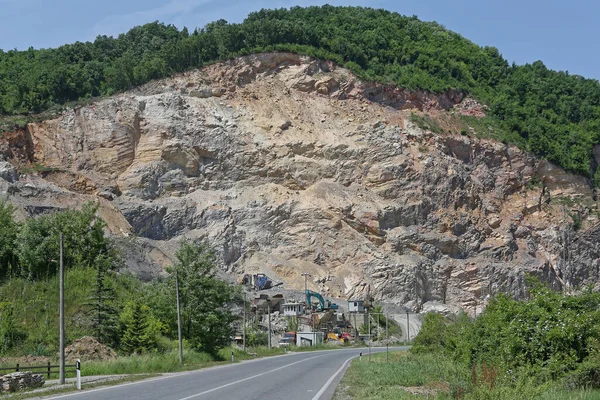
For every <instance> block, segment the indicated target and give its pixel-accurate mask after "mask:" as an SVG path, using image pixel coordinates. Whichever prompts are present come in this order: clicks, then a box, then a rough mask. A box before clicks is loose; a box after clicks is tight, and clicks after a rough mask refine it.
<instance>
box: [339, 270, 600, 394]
mask: <svg viewBox="0 0 600 400" xmlns="http://www.w3.org/2000/svg"><path fill="white" fill-rule="evenodd" d="M528 286H529V298H528V299H527V300H523V301H517V300H514V299H511V298H509V297H507V296H505V295H502V294H500V295H498V296H496V297H495V298H493V299H492V300H491V301H490V303H489V305H488V306H487V308H486V309H485V311H484V312H483V313H482V314H481V315H480V316H479V317H478V318H476V319H472V318H470V317H468V316H467V315H464V314H463V315H459V316H452V317H444V316H442V315H440V314H435V313H429V314H427V315H426V317H425V321H424V323H423V326H422V329H421V331H420V333H419V335H418V336H417V337H416V338H415V340H414V343H413V347H412V349H411V350H410V352H403V353H397V354H394V355H393V356H392V357H391V358H390V362H389V364H388V363H386V358H385V354H383V355H382V354H378V355H376V356H374V357H373V360H374V362H372V363H368V362H365V361H364V358H363V361H362V362H358V361H356V360H355V361H354V362H353V363H352V366H351V367H350V369H349V371H348V373H347V374H346V376H345V377H344V379H343V381H342V386H341V389H343V388H344V387H346V389H345V390H344V393H346V394H349V397H350V398H352V399H361V400H362V399H405V398H413V397H411V396H413V394H420V395H429V396H432V397H433V398H441V399H446V398H447V399H458V398H464V399H507V400H509V399H567V398H568V399H599V398H600V342H599V339H598V338H599V333H600V318H599V317H600V293H597V292H593V291H592V290H591V289H587V290H583V291H582V292H581V293H580V294H577V295H570V294H563V293H559V292H555V291H552V290H551V289H549V288H548V287H546V286H544V285H542V284H540V283H539V282H537V281H534V280H529V281H528ZM411 393H412V394H411Z"/></svg>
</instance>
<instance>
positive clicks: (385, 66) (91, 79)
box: [0, 6, 600, 184]
mask: <svg viewBox="0 0 600 400" xmlns="http://www.w3.org/2000/svg"><path fill="white" fill-rule="evenodd" d="M274 50H276V51H291V52H294V53H298V54H304V55H310V56H313V57H317V58H320V59H327V60H331V61H334V62H336V63H337V64H339V65H342V66H345V67H347V68H348V69H350V70H351V71H352V72H353V73H354V74H356V75H357V76H358V77H360V78H363V79H366V80H370V81H377V82H382V83H386V84H394V85H398V86H399V87H401V88H405V89H413V90H416V89H420V90H425V91H430V92H434V93H444V92H447V91H449V90H455V91H456V90H458V91H460V92H462V93H465V94H469V95H470V96H472V97H474V98H476V99H478V100H479V101H480V102H481V103H483V104H486V105H488V106H489V115H488V117H487V118H488V119H489V121H487V125H488V126H491V127H493V128H494V130H493V132H492V136H493V137H494V138H496V139H498V140H501V141H504V142H507V143H513V144H516V145H518V146H520V147H521V148H523V149H526V150H528V151H531V152H533V153H534V154H536V155H538V156H541V157H544V158H546V159H548V160H549V161H551V162H554V163H556V164H558V165H560V166H562V167H563V168H565V169H566V170H569V171H572V172H576V173H578V174H581V175H583V176H586V177H589V178H593V180H594V182H595V183H597V182H596V181H597V180H598V179H597V178H598V177H596V171H597V166H598V165H597V163H596V162H595V160H594V159H593V155H592V154H593V149H594V146H595V145H596V144H597V143H598V142H599V141H600V140H599V139H600V138H599V136H598V135H599V134H600V84H599V83H598V81H596V80H589V79H584V78H582V77H580V76H571V75H569V74H568V73H566V72H555V71H551V70H548V69H547V68H546V67H545V66H544V65H543V63H542V62H540V61H536V62H534V63H532V64H528V65H523V66H517V65H509V64H508V63H507V62H506V60H504V59H503V58H502V56H501V55H500V52H499V50H498V49H495V48H492V47H480V46H478V45H476V44H474V43H472V42H470V41H468V40H466V39H464V38H462V37H461V36H460V35H458V34H456V33H453V32H451V31H448V30H447V29H445V28H443V27H442V26H440V25H438V24H436V23H425V22H421V21H419V20H418V19H416V18H414V17H404V16H401V15H399V14H396V13H391V12H387V11H385V10H374V9H369V8H359V7H332V6H323V7H309V8H300V7H294V8H292V9H290V10H286V9H280V10H262V11H260V12H256V13H252V14H250V15H249V16H248V17H247V18H246V20H245V21H244V22H243V23H241V24H228V23H227V22H226V21H223V20H220V21H216V22H214V23H211V24H209V25H207V26H206V27H205V28H203V29H201V30H196V31H194V32H192V33H191V34H190V33H189V32H188V31H187V30H186V29H184V30H182V31H178V30H177V29H176V28H175V27H173V26H165V25H163V24H160V23H153V24H148V25H145V26H142V27H136V28H134V29H132V30H131V31H129V32H128V33H126V34H122V35H119V37H118V38H111V37H106V36H101V37H98V38H97V39H96V40H95V41H94V43H75V44H73V45H66V46H62V47H60V48H57V49H47V50H33V49H30V50H28V51H23V52H18V51H8V52H2V51H0V114H1V115H4V116H5V118H4V120H3V122H2V124H3V126H4V128H3V129H4V130H5V131H9V130H11V129H12V128H14V127H15V126H17V127H18V126H23V124H24V122H25V121H31V120H39V119H44V118H47V116H48V115H52V114H53V113H55V112H56V110H57V108H56V107H57V106H59V105H63V104H66V103H68V102H74V101H79V102H81V101H87V99H90V98H93V97H97V96H107V95H111V94H114V93H117V92H121V91H124V90H128V89H132V88H133V87H136V86H139V85H141V84H144V83H147V82H149V81H151V80H153V79H157V78H164V77H168V76H171V75H172V74H174V73H177V72H183V71H186V70H190V69H192V68H195V67H199V66H203V65H206V64H209V63H212V62H215V61H217V60H226V59H231V58H233V57H235V56H239V55H249V54H252V53H258V52H263V51H274ZM40 112H45V113H47V114H45V115H46V116H44V115H42V116H38V117H32V116H31V115H30V114H31V113H40ZM18 115H27V116H26V117H19V116H18ZM479 133H480V134H481V135H484V136H486V137H487V136H490V132H489V131H485V132H484V131H481V132H479ZM595 183H594V184H595Z"/></svg>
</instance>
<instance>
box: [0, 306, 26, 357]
mask: <svg viewBox="0 0 600 400" xmlns="http://www.w3.org/2000/svg"><path fill="white" fill-rule="evenodd" d="M26 338H27V333H26V332H24V331H22V330H21V329H19V326H18V324H17V321H16V317H15V315H14V305H13V304H12V303H11V302H1V303H0V353H6V352H7V351H9V350H10V349H12V348H13V347H15V346H16V345H18V344H19V343H22V342H23V341H24V340H25V339H26Z"/></svg>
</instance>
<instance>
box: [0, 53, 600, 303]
mask: <svg viewBox="0 0 600 400" xmlns="http://www.w3.org/2000/svg"><path fill="white" fill-rule="evenodd" d="M412 112H417V113H429V114H431V115H448V116H452V115H454V114H460V113H464V114H468V115H483V113H484V112H485V110H484V108H483V107H481V106H479V105H478V104H477V103H476V102H474V101H473V100H471V99H468V98H467V99H465V98H463V94H462V93H460V92H451V93H447V94H444V95H432V94H428V93H419V92H407V91H403V90H400V89H391V88H387V87H385V86H381V85H377V84H372V83H366V82H362V81H360V80H358V79H356V78H355V77H353V76H352V74H351V73H350V72H349V71H347V70H344V69H342V68H337V67H335V66H334V65H332V64H329V63H326V62H321V61H317V60H312V59H309V58H304V57H300V56H297V55H292V54H262V55H257V56H252V57H244V58H239V59H236V60H232V61H230V62H227V63H223V64H216V65H212V66H209V67H207V68H204V69H202V70H199V71H194V72H190V73H186V74H183V75H179V76H176V77H174V78H171V79H167V80H162V81H156V82H153V83H151V84H148V85H146V86H144V87H141V88H138V89H136V90H134V91H131V92H129V93H125V94H121V95H118V96H115V97H112V98H108V99H105V100H100V101H98V102H96V103H94V104H92V105H89V106H83V107H80V108H76V109H74V110H70V111H68V112H65V113H63V115H61V116H60V117H58V118H56V119H54V120H49V121H45V122H43V123H36V124H30V125H29V126H28V127H27V129H26V130H23V131H20V132H13V133H11V134H8V135H6V136H5V137H4V138H3V139H2V143H1V144H0V154H1V156H0V157H3V158H4V159H5V161H3V162H0V191H1V192H3V193H8V195H9V197H10V199H11V200H12V201H13V202H14V203H15V204H16V205H17V206H18V207H19V210H20V213H21V216H22V217H25V216H26V215H34V214H36V213H41V212H46V211H48V210H52V209H55V208H56V209H58V208H63V207H77V206H79V205H81V204H82V203H83V202H85V201H89V200H97V201H99V202H100V204H101V208H100V212H101V214H102V216H103V218H104V219H105V220H106V221H107V222H108V224H109V229H110V230H111V232H112V233H113V234H114V235H115V236H116V237H117V238H120V239H119V241H120V242H122V243H123V244H124V248H125V249H127V253H128V257H127V260H128V266H129V268H131V269H133V270H134V271H135V272H136V273H138V274H140V275H141V276H143V277H146V278H151V277H152V276H156V275H157V274H160V273H161V271H162V267H163V266H164V265H165V264H168V263H169V262H170V259H171V257H172V255H173V249H174V248H175V247H176V242H177V241H178V240H179V239H181V238H182V237H189V238H193V237H206V238H208V240H209V241H210V242H211V243H213V245H214V246H215V248H216V249H217V250H218V252H219V254H220V255H221V257H222V261H223V268H224V272H226V273H229V274H231V275H236V276H240V275H241V274H243V273H244V272H265V273H267V274H268V275H270V276H273V277H276V278H280V279H281V280H283V281H285V282H286V285H287V287H288V288H296V289H301V288H303V284H304V281H303V279H302V277H301V276H300V273H301V272H310V273H311V274H312V275H313V276H315V277H317V279H316V280H315V281H314V282H311V283H310V285H311V287H312V288H313V289H315V290H320V291H323V292H325V293H326V294H329V295H331V296H334V297H346V298H350V297H354V296H360V295H363V294H364V291H365V290H366V287H367V285H371V293H372V294H374V295H375V297H376V298H377V299H381V300H386V301H392V302H395V303H398V304H402V305H408V306H409V307H412V308H413V309H415V310H420V309H422V308H423V307H427V305H428V304H430V302H443V303H448V304H451V305H455V306H460V307H463V308H465V309H467V310H469V311H471V312H472V311H474V308H475V307H477V306H478V305H481V304H482V303H483V302H484V301H485V297H486V296H487V295H488V294H493V293H497V292H500V291H504V292H510V293H512V294H514V295H522V294H523V290H524V284H523V277H524V273H526V272H529V273H533V274H536V275H539V276H542V277H543V278H544V279H545V280H546V281H549V282H551V283H552V284H553V285H554V286H556V287H557V288H570V287H573V286H576V285H581V284H584V283H596V282H597V281H598V279H599V267H600V263H599V262H598V257H600V247H599V246H598V238H599V236H600V228H598V227H597V226H596V225H595V221H596V218H597V217H596V214H595V203H594V201H593V200H592V191H591V189H590V186H589V183H588V182H587V181H586V180H585V179H584V178H581V177H577V176H573V175H570V174H567V173H565V172H564V171H562V170H561V169H559V168H557V167H555V166H553V165H551V164H549V163H547V162H545V161H540V160H538V159H536V158H534V157H532V156H531V155H529V154H527V153H524V152H523V151H521V150H519V149H517V148H516V147H513V146H508V145H505V144H501V143H496V142H492V141H488V140H480V139H476V138H472V137H468V136H466V135H460V134H454V133H445V134H433V133H432V132H429V131H426V130H422V129H420V128H418V127H417V126H415V125H414V124H413V123H411V122H410V121H411V118H410V117H411V113H412ZM471 136H472V135H471ZM17 168H20V171H21V173H20V174H18V173H17ZM574 222H575V223H574ZM573 226H575V227H579V226H581V227H580V229H579V230H578V231H575V230H574V229H573Z"/></svg>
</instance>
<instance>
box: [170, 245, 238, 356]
mask: <svg viewBox="0 0 600 400" xmlns="http://www.w3.org/2000/svg"><path fill="white" fill-rule="evenodd" d="M176 256H177V263H176V264H175V265H174V266H173V267H172V268H171V269H170V271H171V272H172V273H174V272H175V271H178V273H179V280H180V295H181V304H182V318H183V335H184V338H186V339H188V340H189V342H190V343H191V344H192V346H194V347H195V348H196V349H198V350H200V351H204V352H206V353H208V354H211V355H213V356H217V352H218V350H219V349H221V348H223V347H225V346H227V345H228V344H229V343H230V341H231V336H232V335H233V333H234V332H233V323H234V322H235V321H236V320H237V319H238V317H237V316H236V315H235V314H234V313H233V311H232V307H233V306H234V304H235V303H236V302H239V300H240V298H239V293H238V292H237V291H236V290H235V288H234V287H233V286H232V285H231V284H229V283H227V282H224V281H222V280H219V279H217V278H216V272H217V264H216V257H215V253H214V252H213V250H212V249H211V248H210V247H209V246H208V245H207V244H206V243H204V242H201V241H198V240H196V241H185V242H183V243H182V244H181V247H180V248H179V250H178V251H177V254H176ZM173 283H174V282H173V279H171V281H170V284H171V286H172V285H173ZM173 304H174V302H173Z"/></svg>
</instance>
